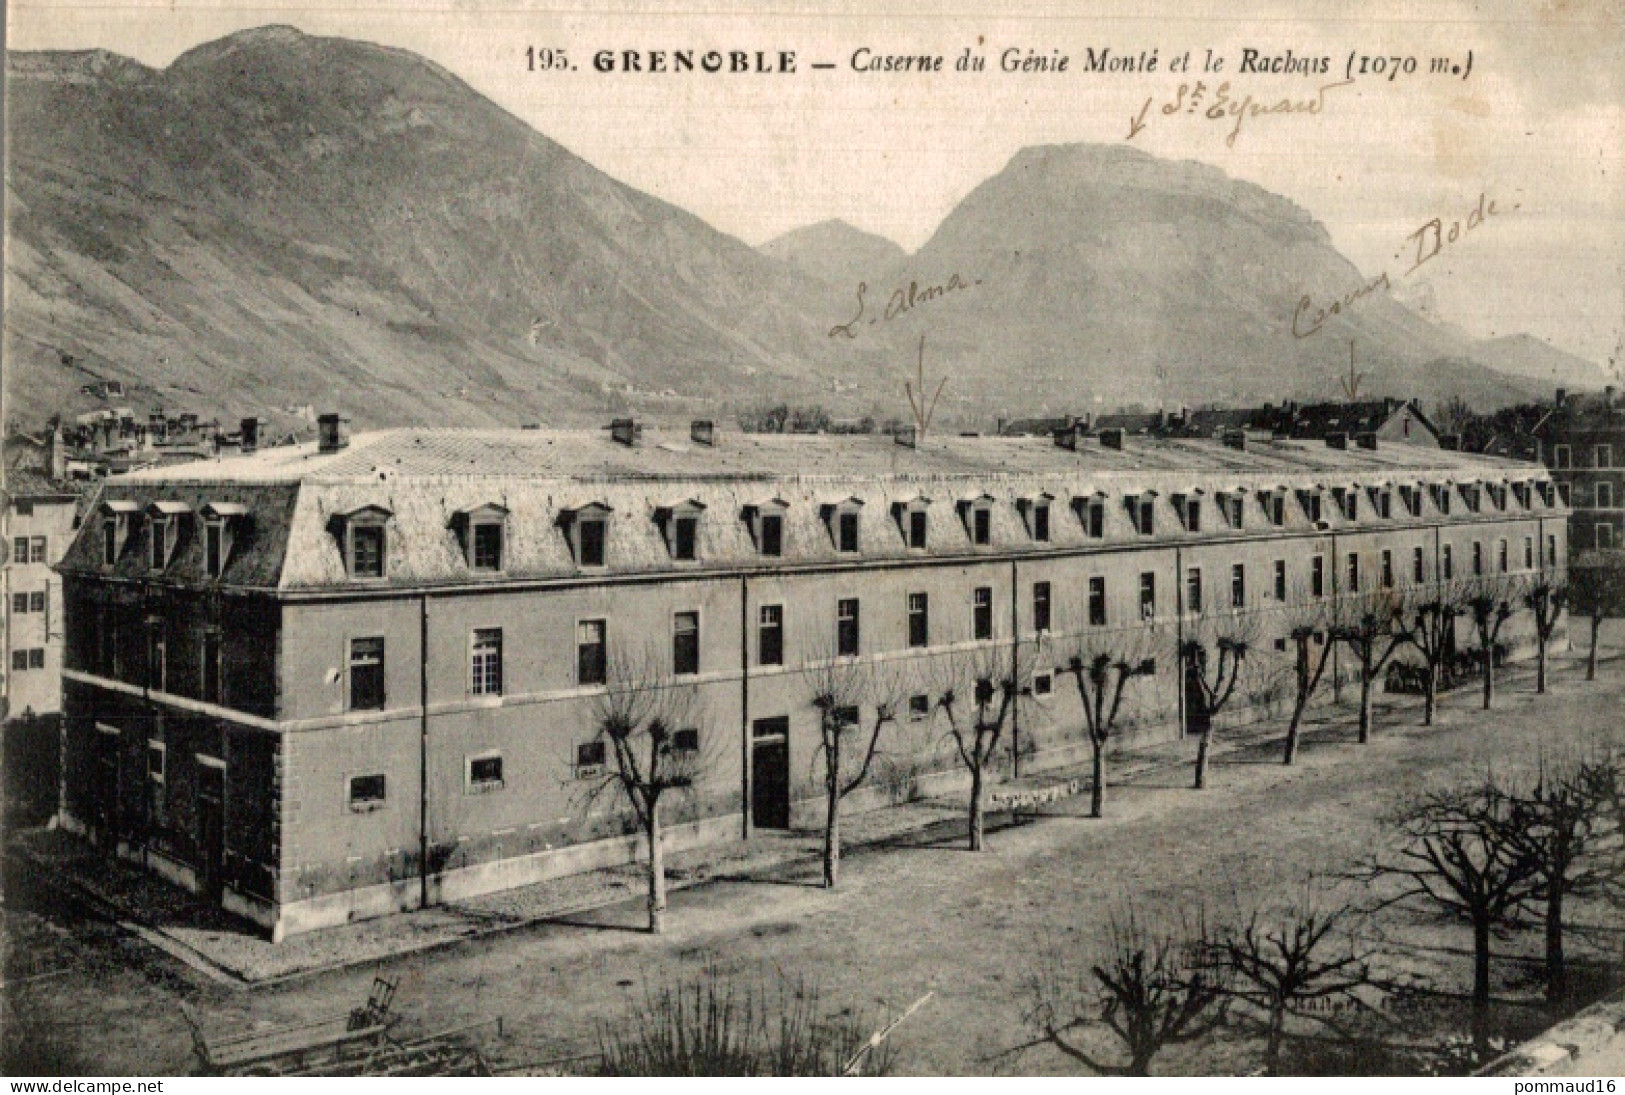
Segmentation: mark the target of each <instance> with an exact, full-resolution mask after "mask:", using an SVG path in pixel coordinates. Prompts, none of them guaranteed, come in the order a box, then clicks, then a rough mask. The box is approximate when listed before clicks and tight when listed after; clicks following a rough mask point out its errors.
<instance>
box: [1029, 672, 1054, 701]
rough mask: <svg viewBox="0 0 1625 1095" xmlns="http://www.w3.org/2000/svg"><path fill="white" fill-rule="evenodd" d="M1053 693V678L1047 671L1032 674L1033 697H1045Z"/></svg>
mask: <svg viewBox="0 0 1625 1095" xmlns="http://www.w3.org/2000/svg"><path fill="white" fill-rule="evenodd" d="M1054 691H1055V677H1054V676H1053V675H1052V674H1051V673H1050V672H1048V671H1045V672H1042V673H1034V674H1033V695H1035V696H1047V695H1049V694H1050V693H1051V692H1054Z"/></svg>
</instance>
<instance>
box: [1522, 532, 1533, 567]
mask: <svg viewBox="0 0 1625 1095" xmlns="http://www.w3.org/2000/svg"><path fill="white" fill-rule="evenodd" d="M1523 568H1524V569H1525V570H1534V569H1535V538H1534V537H1533V536H1525V537H1524V538H1523Z"/></svg>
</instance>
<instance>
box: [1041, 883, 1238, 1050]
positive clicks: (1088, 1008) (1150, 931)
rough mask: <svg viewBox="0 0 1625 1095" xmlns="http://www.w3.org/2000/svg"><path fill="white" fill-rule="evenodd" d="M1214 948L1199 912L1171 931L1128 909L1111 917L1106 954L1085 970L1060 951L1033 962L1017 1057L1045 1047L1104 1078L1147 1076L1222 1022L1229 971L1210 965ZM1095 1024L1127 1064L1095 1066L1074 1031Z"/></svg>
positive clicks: (1169, 928)
mask: <svg viewBox="0 0 1625 1095" xmlns="http://www.w3.org/2000/svg"><path fill="white" fill-rule="evenodd" d="M1215 947H1216V944H1215V940H1214V939H1213V937H1212V936H1211V935H1210V934H1209V932H1208V928H1207V923H1206V918H1205V916H1204V915H1203V914H1202V912H1201V910H1197V913H1196V916H1195V918H1194V919H1192V920H1181V921H1180V922H1179V923H1178V924H1176V925H1173V926H1159V925H1153V924H1149V923H1147V922H1146V920H1145V918H1144V917H1142V916H1141V915H1140V914H1139V913H1138V912H1136V911H1135V909H1134V908H1133V907H1132V906H1130V907H1128V908H1127V909H1126V910H1124V911H1122V912H1119V913H1113V915H1112V919H1111V926H1110V928H1109V930H1108V936H1107V942H1106V947H1105V950H1104V952H1103V953H1102V954H1101V955H1100V956H1099V958H1098V959H1097V960H1096V961H1095V962H1093V963H1092V964H1091V965H1090V966H1089V969H1088V971H1087V972H1085V971H1083V970H1081V969H1075V968H1071V967H1069V964H1068V962H1067V956H1066V954H1065V953H1064V952H1060V951H1055V950H1052V951H1051V952H1050V953H1048V954H1046V955H1044V956H1043V957H1042V958H1041V959H1040V962H1041V965H1040V966H1039V968H1038V969H1037V971H1036V972H1035V974H1034V976H1033V978H1032V981H1031V986H1030V988H1031V992H1032V1006H1031V1007H1030V1009H1029V1010H1028V1013H1027V1016H1026V1020H1027V1024H1028V1027H1029V1028H1030V1029H1031V1030H1032V1032H1033V1034H1034V1038H1033V1040H1032V1041H1031V1042H1028V1043H1025V1044H1024V1045H1021V1046H1018V1047H1016V1051H1017V1052H1020V1051H1022V1050H1025V1049H1030V1048H1032V1047H1033V1046H1039V1045H1049V1046H1053V1047H1054V1048H1056V1049H1058V1050H1059V1051H1060V1052H1062V1053H1064V1054H1065V1055H1066V1056H1068V1057H1070V1058H1072V1059H1073V1060H1075V1061H1079V1062H1081V1063H1083V1064H1084V1065H1085V1066H1087V1067H1088V1068H1090V1069H1091V1070H1093V1071H1095V1072H1097V1073H1101V1074H1103V1075H1110V1074H1117V1075H1122V1076H1149V1075H1151V1061H1152V1059H1153V1058H1155V1057H1156V1055H1157V1054H1158V1053H1160V1052H1162V1050H1163V1049H1165V1048H1167V1047H1168V1046H1172V1045H1179V1044H1181V1043H1185V1042H1194V1041H1198V1040H1200V1039H1202V1038H1206V1037H1207V1036H1208V1035H1210V1034H1212V1033H1213V1032H1214V1031H1215V1030H1216V1029H1218V1027H1219V1026H1220V1024H1222V1023H1223V1022H1224V1018H1225V1001H1226V991H1227V989H1228V987H1229V984H1228V980H1227V978H1228V973H1229V971H1228V969H1227V967H1226V966H1225V965H1224V964H1223V963H1222V962H1215V961H1213V955H1214V953H1215ZM1097 1022H1098V1023H1102V1024H1104V1025H1105V1026H1106V1027H1107V1028H1108V1029H1110V1030H1111V1031H1112V1033H1113V1034H1115V1035H1117V1037H1118V1038H1119V1039H1120V1040H1121V1041H1122V1043H1123V1047H1124V1049H1126V1050H1127V1052H1128V1062H1127V1063H1126V1064H1123V1065H1108V1064H1104V1063H1102V1062H1100V1061H1097V1060H1095V1058H1094V1057H1093V1056H1092V1055H1091V1054H1090V1053H1089V1052H1088V1051H1087V1050H1085V1049H1084V1047H1083V1046H1082V1045H1081V1044H1080V1043H1079V1041H1078V1038H1077V1034H1078V1032H1080V1031H1082V1030H1084V1029H1086V1028H1088V1027H1090V1026H1093V1025H1094V1024H1095V1023H1097Z"/></svg>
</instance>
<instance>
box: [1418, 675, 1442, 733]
mask: <svg viewBox="0 0 1625 1095" xmlns="http://www.w3.org/2000/svg"><path fill="white" fill-rule="evenodd" d="M1438 689H1439V667H1438V666H1437V665H1432V664H1430V665H1429V666H1428V667H1427V673H1426V674H1424V676H1423V680H1422V725H1423V726H1432V725H1433V708H1434V704H1435V703H1436V702H1437V701H1436V700H1435V698H1434V697H1435V695H1436V694H1437V692H1438Z"/></svg>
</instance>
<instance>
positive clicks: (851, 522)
mask: <svg viewBox="0 0 1625 1095" xmlns="http://www.w3.org/2000/svg"><path fill="white" fill-rule="evenodd" d="M839 526H840V537H839V540H838V544H839V547H840V550H841V551H843V552H847V553H853V552H856V551H857V550H858V515H857V514H855V513H843V514H841V515H840V522H839Z"/></svg>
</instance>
